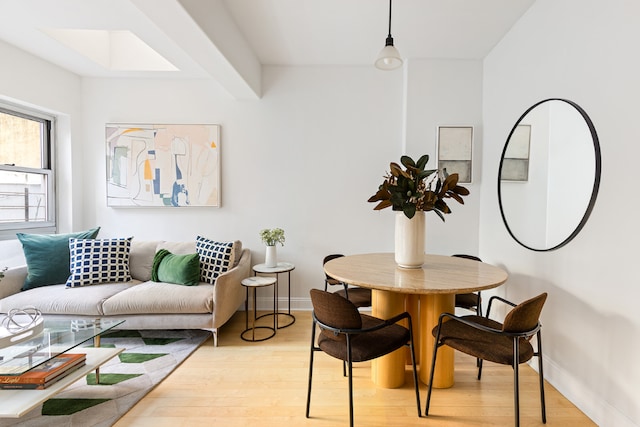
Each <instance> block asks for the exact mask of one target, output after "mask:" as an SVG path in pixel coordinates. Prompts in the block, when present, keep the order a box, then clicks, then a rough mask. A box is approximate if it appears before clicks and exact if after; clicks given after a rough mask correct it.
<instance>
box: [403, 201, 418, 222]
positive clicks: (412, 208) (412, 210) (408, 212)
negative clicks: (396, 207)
mask: <svg viewBox="0 0 640 427" xmlns="http://www.w3.org/2000/svg"><path fill="white" fill-rule="evenodd" d="M403 212H404V214H405V216H406V217H407V218H409V219H411V218H413V216H414V215H415V214H416V205H414V204H407V205H406V206H405V207H404V209H403Z"/></svg>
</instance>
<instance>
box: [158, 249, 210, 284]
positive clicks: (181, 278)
mask: <svg viewBox="0 0 640 427" xmlns="http://www.w3.org/2000/svg"><path fill="white" fill-rule="evenodd" d="M151 280H153V281H154V282H165V283H175V284H177V285H187V286H194V285H197V284H198V283H199V282H200V256H199V255H198V254H188V255H175V254H172V253H171V252H169V251H168V250H166V249H160V250H159V251H158V252H156V255H155V257H153V266H152V267H151Z"/></svg>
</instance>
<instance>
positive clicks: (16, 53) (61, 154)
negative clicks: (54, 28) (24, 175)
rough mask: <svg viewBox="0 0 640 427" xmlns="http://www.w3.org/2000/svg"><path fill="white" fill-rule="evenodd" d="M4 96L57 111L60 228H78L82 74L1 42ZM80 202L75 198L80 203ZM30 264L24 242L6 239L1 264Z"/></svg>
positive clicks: (2, 243) (0, 77)
mask: <svg viewBox="0 0 640 427" xmlns="http://www.w3.org/2000/svg"><path fill="white" fill-rule="evenodd" d="M0 58H2V66H0V100H1V101H3V102H8V103H13V104H16V105H19V106H23V107H31V108H36V109H38V110H40V111H44V112H47V113H51V114H53V115H55V116H57V122H56V134H55V135H54V138H55V139H56V148H55V150H56V152H55V162H56V167H57V183H56V191H57V193H58V196H59V200H58V206H57V211H58V224H59V230H60V232H63V233H64V232H70V231H72V230H76V229H78V228H79V227H80V226H81V224H80V221H81V212H82V204H81V203H80V202H79V201H80V200H81V199H82V179H81V174H82V144H81V142H80V140H79V139H73V138H72V134H79V133H80V129H81V126H82V115H81V110H80V102H81V97H80V95H81V94H80V77H78V76H77V75H75V74H72V73H69V72H67V71H65V70H62V69H61V68H59V67H57V66H55V65H52V64H50V63H48V62H46V61H43V60H41V59H39V58H36V57H34V56H32V55H29V54H27V53H25V52H24V51H22V50H20V49H17V48H15V47H13V46H10V45H8V44H6V43H3V42H0ZM74 201H75V202H74ZM20 264H24V257H23V256H22V248H21V246H20V244H19V242H18V241H16V240H13V241H0V268H2V267H4V266H15V265H20Z"/></svg>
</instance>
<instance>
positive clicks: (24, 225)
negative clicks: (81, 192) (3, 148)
mask: <svg viewBox="0 0 640 427" xmlns="http://www.w3.org/2000/svg"><path fill="white" fill-rule="evenodd" d="M0 112H3V113H6V114H12V115H16V116H19V117H24V118H26V119H32V120H34V119H35V120H39V121H42V122H44V123H46V122H48V123H49V135H48V137H49V141H44V140H42V141H40V150H41V153H40V154H41V156H42V159H43V163H44V165H43V167H42V168H30V167H23V166H14V165H5V164H0V171H9V172H21V173H35V174H41V175H44V176H46V180H47V221H38V222H29V221H16V222H6V223H0V240H9V239H15V238H16V233H37V234H46V233H56V232H57V229H58V227H57V209H56V206H57V201H58V200H57V197H56V192H55V188H56V174H55V157H54V147H55V134H56V132H55V131H56V117H55V116H53V115H51V114H47V113H45V112H43V111H38V110H34V109H31V108H27V107H22V106H17V105H14V104H9V103H6V102H2V101H0Z"/></svg>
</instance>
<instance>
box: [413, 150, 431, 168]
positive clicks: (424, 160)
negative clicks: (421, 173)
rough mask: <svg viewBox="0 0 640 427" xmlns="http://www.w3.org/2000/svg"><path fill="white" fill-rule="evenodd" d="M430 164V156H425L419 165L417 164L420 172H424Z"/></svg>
mask: <svg viewBox="0 0 640 427" xmlns="http://www.w3.org/2000/svg"><path fill="white" fill-rule="evenodd" d="M427 163H429V155H428V154H423V155H422V156H421V157H420V158H419V159H418V163H416V167H417V168H418V169H420V170H424V167H425V166H427Z"/></svg>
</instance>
